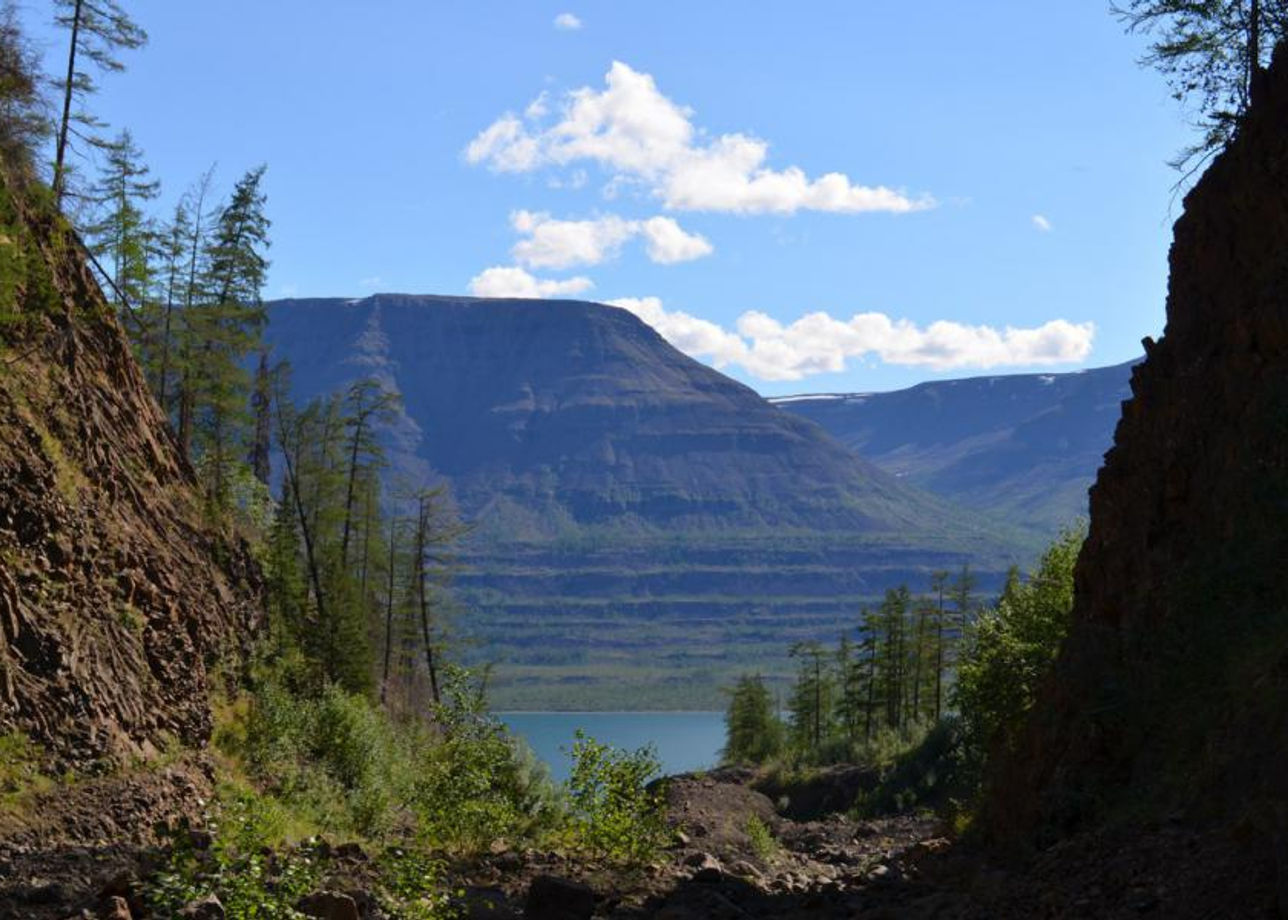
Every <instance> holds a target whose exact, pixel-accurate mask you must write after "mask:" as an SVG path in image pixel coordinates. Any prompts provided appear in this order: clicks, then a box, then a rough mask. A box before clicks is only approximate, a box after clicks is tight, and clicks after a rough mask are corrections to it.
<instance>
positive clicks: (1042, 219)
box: [1030, 214, 1051, 233]
mask: <svg viewBox="0 0 1288 920" xmlns="http://www.w3.org/2000/svg"><path fill="white" fill-rule="evenodd" d="M1030 219H1031V220H1032V221H1033V226H1034V227H1035V228H1036V229H1038V230H1040V231H1042V232H1043V233H1050V232H1051V221H1049V220H1047V217H1046V215H1045V214H1034V215H1033V217H1032V218H1030Z"/></svg>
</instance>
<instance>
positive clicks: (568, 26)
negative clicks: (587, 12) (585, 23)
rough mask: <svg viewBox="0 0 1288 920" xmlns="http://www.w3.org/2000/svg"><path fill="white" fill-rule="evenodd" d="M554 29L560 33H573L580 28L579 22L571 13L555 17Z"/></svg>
mask: <svg viewBox="0 0 1288 920" xmlns="http://www.w3.org/2000/svg"><path fill="white" fill-rule="evenodd" d="M555 28H556V29H558V30H559V31H561V32H575V31H576V30H578V29H580V28H581V20H580V19H578V18H577V17H576V16H574V15H573V14H572V13H560V14H559V15H558V16H556V17H555Z"/></svg>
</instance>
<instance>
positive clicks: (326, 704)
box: [217, 668, 560, 852]
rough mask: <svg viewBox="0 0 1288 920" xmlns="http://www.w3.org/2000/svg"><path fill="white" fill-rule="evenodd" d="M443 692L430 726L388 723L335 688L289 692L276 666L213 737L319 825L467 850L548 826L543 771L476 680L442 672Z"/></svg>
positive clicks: (552, 808)
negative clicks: (234, 721) (239, 719)
mask: <svg viewBox="0 0 1288 920" xmlns="http://www.w3.org/2000/svg"><path fill="white" fill-rule="evenodd" d="M446 688H447V693H446V695H445V697H444V701H443V703H442V704H441V705H439V706H438V707H437V708H436V711H435V714H434V716H435V718H434V720H433V722H432V723H431V724H428V725H427V724H424V723H415V722H410V723H398V722H395V721H394V720H393V719H392V718H391V717H390V716H389V715H388V714H387V713H385V712H384V711H383V710H381V709H380V708H379V707H378V706H376V705H375V704H374V703H373V702H372V701H371V700H369V699H368V698H366V697H364V696H361V695H358V694H352V693H348V692H346V691H345V690H343V689H342V688H340V687H338V686H336V685H334V684H332V685H328V686H326V687H325V688H324V689H323V690H321V691H320V692H319V693H316V694H315V693H314V692H313V691H312V690H311V689H308V684H307V682H306V683H304V684H300V685H299V686H298V687H296V688H292V687H291V686H290V682H289V680H287V679H284V677H283V676H282V673H281V670H279V671H278V672H273V673H270V674H269V675H268V676H266V677H265V678H263V679H262V680H261V681H260V683H259V685H258V686H257V687H256V691H255V695H254V697H253V700H252V702H251V705H250V707H249V710H248V712H247V714H246V718H245V725H244V731H243V732H241V733H240V734H238V732H235V731H224V732H221V734H220V736H219V738H218V739H217V740H219V742H220V743H221V745H222V746H223V747H224V749H225V750H226V752H227V753H229V754H232V755H235V756H237V757H240V758H242V759H243V760H244V762H245V764H246V768H247V771H248V773H249V774H250V776H251V778H252V779H253V780H254V781H255V782H257V783H259V784H260V785H262V786H263V788H265V789H266V790H267V791H268V792H269V793H271V794H272V795H273V796H275V797H276V798H277V799H279V800H281V801H282V802H283V803H285V804H286V805H287V806H289V807H290V808H291V809H293V810H294V811H295V812H296V813H297V814H299V815H300V816H302V817H303V818H304V819H305V821H306V822H307V823H309V824H310V825H312V826H313V827H315V828H316V829H317V830H319V831H324V832H328V833H337V834H348V835H357V836H362V837H367V838H383V837H389V836H391V835H392V836H404V837H405V836H406V835H408V834H410V835H411V836H412V837H414V838H415V839H417V840H419V841H421V842H422V843H425V844H429V845H433V846H435V847H437V848H440V849H447V850H453V851H459V852H473V851H477V850H479V849H482V848H485V847H486V846H487V845H488V844H489V843H490V842H491V841H493V840H495V839H497V838H502V837H504V838H509V839H532V838H534V837H535V836H536V835H538V834H540V833H542V832H544V831H545V830H548V829H551V828H553V827H554V826H555V824H556V823H557V821H558V820H559V818H560V811H559V806H558V803H557V802H556V800H555V798H554V792H553V788H552V786H551V784H550V781H549V777H548V776H547V775H546V773H545V772H544V769H543V768H541V767H540V766H539V765H538V764H537V763H536V762H535V760H534V759H533V758H532V757H531V756H530V755H529V754H527V753H525V751H524V749H523V748H522V747H521V746H520V744H519V742H517V741H516V739H514V738H513V737H512V736H511V735H510V734H509V733H508V731H507V730H506V729H505V727H504V726H503V725H502V724H501V723H500V722H499V721H498V720H497V719H496V718H495V717H493V716H492V715H490V714H489V713H488V712H487V711H486V708H485V702H484V697H483V694H482V690H481V687H480V686H479V683H478V682H477V681H476V680H475V679H474V677H473V676H472V675H471V674H470V673H469V672H467V671H464V670H462V669H458V668H451V669H449V671H448V672H447V683H446Z"/></svg>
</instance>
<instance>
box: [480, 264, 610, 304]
mask: <svg viewBox="0 0 1288 920" xmlns="http://www.w3.org/2000/svg"><path fill="white" fill-rule="evenodd" d="M594 286H595V284H594V282H593V281H591V280H590V279H589V278H583V277H580V276H578V277H576V278H565V279H563V280H556V279H553V278H536V277H533V276H532V275H530V274H528V273H527V272H526V271H524V270H523V269H521V268H517V267H515V266H513V265H496V266H493V267H492V268H485V269H484V270H483V271H481V272H479V273H478V274H477V275H475V276H474V277H473V278H471V279H470V284H469V291H470V293H471V294H473V295H475V296H476V297H525V298H534V299H536V298H548V297H566V296H571V295H574V294H583V293H585V292H586V291H589V290H590V289H591V288H593V287H594Z"/></svg>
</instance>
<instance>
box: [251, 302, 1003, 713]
mask: <svg viewBox="0 0 1288 920" xmlns="http://www.w3.org/2000/svg"><path fill="white" fill-rule="evenodd" d="M268 338H269V340H270V341H271V342H272V343H273V346H274V354H275V357H277V358H284V359H287V360H289V361H290V363H291V365H292V368H293V381H294V385H295V392H296V394H297V396H298V397H300V398H301V399H304V398H308V397H311V396H315V395H320V394H324V393H329V392H332V391H334V390H335V389H337V388H339V387H342V386H343V385H344V384H345V383H347V382H349V381H352V380H353V379H355V378H358V377H361V376H367V375H375V376H377V377H379V378H381V379H382V380H383V381H384V382H385V384H386V386H387V387H388V388H390V389H393V390H396V391H397V392H399V393H401V394H402V396H403V401H404V409H405V411H404V415H403V417H402V419H401V420H400V422H399V424H398V425H397V426H396V431H395V432H394V435H393V438H392V446H393V462H394V464H395V466H396V467H398V468H400V469H401V470H402V471H404V472H415V471H416V470H417V469H420V470H421V471H424V470H432V471H434V472H435V473H437V474H441V475H443V476H445V477H447V479H449V480H450V482H451V483H452V487H453V489H454V491H455V494H456V496H457V499H458V501H459V502H460V504H461V507H462V509H463V510H464V512H465V514H466V516H467V518H469V519H470V520H471V521H474V522H475V523H476V525H477V532H476V534H475V539H474V541H473V543H472V544H471V546H470V547H469V548H468V550H467V553H466V559H465V562H466V566H465V569H464V571H463V572H462V575H461V577H460V585H461V588H462V590H463V593H464V595H465V598H466V600H467V601H468V602H469V603H470V606H471V607H472V608H474V610H476V611H477V613H476V614H475V615H474V618H473V619H472V621H471V623H470V626H471V628H474V629H476V630H477V634H479V635H480V636H481V637H482V638H483V640H484V643H485V644H486V645H487V646H488V648H489V649H490V650H491V651H492V653H493V654H495V655H496V656H498V657H499V658H501V659H502V660H503V661H508V662H510V663H511V664H512V665H513V667H510V668H507V669H503V670H502V672H501V673H500V682H499V683H498V684H497V685H496V690H497V699H498V702H499V704H500V705H502V706H506V705H519V706H522V707H523V708H531V707H534V706H535V707H537V708H540V707H543V706H556V707H573V708H578V707H582V706H585V705H587V704H588V703H591V704H593V703H594V702H596V695H597V694H599V693H601V692H617V691H614V689H613V688H619V690H620V689H624V690H625V692H626V694H627V695H625V696H622V697H621V698H619V699H617V700H616V701H615V702H616V705H623V704H626V705H631V704H632V703H633V704H634V705H644V706H648V705H656V706H668V705H685V704H686V703H687V705H688V706H692V705H694V703H697V702H699V701H700V702H702V703H704V704H706V705H713V704H714V705H718V704H719V699H720V698H719V697H718V695H717V694H716V688H717V687H718V686H719V684H720V682H722V681H727V679H728V677H729V674H728V673H727V671H728V670H729V669H731V668H734V667H735V666H736V661H735V659H737V658H738V656H742V659H741V660H745V659H746V658H748V657H754V656H755V655H758V654H763V653H764V652H765V651H766V650H771V646H772V653H773V654H780V653H781V652H782V651H783V650H785V649H786V647H787V645H788V644H790V642H791V641H792V640H793V639H794V638H803V637H805V636H827V637H829V638H831V637H834V636H835V634H836V633H837V631H838V630H839V629H841V628H842V627H843V626H848V625H851V624H852V623H853V622H854V619H855V616H856V613H857V610H858V607H859V605H860V604H861V603H863V602H864V601H865V600H869V599H871V598H873V597H874V596H879V594H880V593H881V592H882V591H883V590H884V589H885V588H886V587H888V586H891V585H893V584H895V583H898V582H900V581H905V580H906V581H909V582H911V583H913V584H914V585H915V586H918V587H919V586H920V585H921V584H922V583H923V582H924V581H925V580H926V574H927V572H928V571H929V570H931V569H934V568H939V567H948V568H954V567H957V566H960V565H961V564H962V563H963V562H966V561H971V562H973V563H974V564H975V565H976V566H977V567H978V568H980V569H981V570H982V572H983V574H984V576H985V577H986V578H990V577H996V575H997V574H998V573H999V572H1001V571H1002V570H1003V569H1004V567H1005V565H1006V564H1007V563H1008V562H1009V561H1011V560H1012V559H1013V558H1015V556H1016V555H1018V550H1016V549H1015V545H1016V544H1015V542H1014V541H1012V540H1011V539H1010V534H1008V533H1006V532H1004V531H1003V530H1002V529H1001V528H998V527H995V526H993V525H991V524H989V523H987V522H984V521H981V520H978V519H976V518H974V517H973V516H972V515H971V514H969V513H968V512H964V511H962V510H960V509H956V508H954V507H951V506H949V505H948V504H946V503H945V502H943V501H942V500H939V499H937V498H935V497H933V496H931V495H929V494H927V493H924V492H922V491H920V490H918V489H915V488H913V487H911V486H909V485H907V484H906V483H903V482H901V481H900V480H898V479H897V478H895V477H893V476H890V475H887V474H885V473H883V472H882V471H880V470H879V469H877V468H876V467H874V466H872V465H871V464H869V463H867V462H866V461H864V460H862V459H860V458H858V457H857V456H855V455H854V454H853V453H852V452H851V451H849V450H847V449H846V448H845V447H844V446H843V445H841V444H839V443H837V442H836V441H834V440H833V439H831V438H829V437H828V436H827V435H826V434H825V433H824V432H823V431H822V430H821V429H820V428H818V427H817V426H816V425H814V424H812V423H810V422H808V421H805V420H802V419H798V418H795V417H793V416H791V415H789V414H787V413H785V412H780V411H778V410H776V409H775V408H774V407H773V406H771V405H769V404H768V403H766V402H765V401H764V400H763V399H762V398H761V397H760V396H758V395H757V394H756V393H754V392H753V391H752V390H750V389H748V388H747V387H744V386H742V385H741V384H738V383H736V382H735V381H732V380H730V379H729V378H727V377H725V376H723V375H722V374H720V373H718V372H716V371H714V370H712V369H711V368H709V367H706V366H704V365H702V364H700V363H698V362H696V361H693V360H691V359H690V358H688V357H686V356H685V355H683V354H681V353H680V352H678V351H677V350H675V349H674V348H672V347H671V346H670V345H668V344H667V343H666V342H665V341H664V340H663V339H662V338H661V337H660V336H659V335H658V334H657V333H656V332H654V331H653V330H652V329H651V328H650V327H648V326H647V325H645V324H644V323H642V322H641V321H640V320H639V319H637V318H636V317H635V316H633V315H632V314H630V313H628V312H626V311H624V310H620V309H616V308H613V307H606V306H602V305H599V304H589V303H580V302H574V301H523V300H482V299H476V298H449V297H413V296H398V295H379V296H375V297H369V298H366V299H363V300H357V301H345V300H293V301H280V302H277V303H274V304H272V305H271V307H270V323H269V328H268ZM592 653H593V654H592ZM591 658H593V659H594V660H593V661H591V660H590V659H591ZM722 669H723V672H722ZM659 671H663V672H666V674H667V679H665V680H659V679H658V672H659ZM677 672H683V675H684V676H683V680H680V679H679V678H678V677H677ZM636 680H638V682H639V683H636ZM694 680H696V681H697V683H698V686H697V687H694V686H693V685H692V683H691V681H694ZM520 682H526V683H520ZM645 684H646V685H647V686H643V687H642V685H645ZM560 686H561V687H562V689H559V687H560ZM521 691H522V692H521ZM641 693H642V694H643V695H641ZM538 694H540V695H538ZM599 700H600V701H602V702H601V704H608V705H612V704H613V702H612V701H608V700H606V699H605V698H604V697H599Z"/></svg>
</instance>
